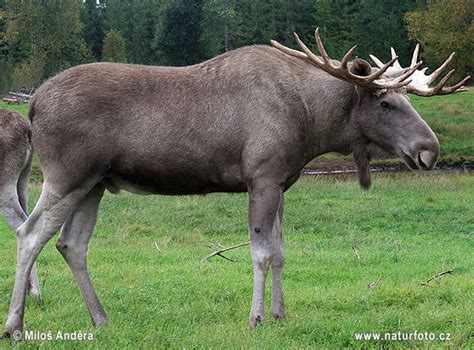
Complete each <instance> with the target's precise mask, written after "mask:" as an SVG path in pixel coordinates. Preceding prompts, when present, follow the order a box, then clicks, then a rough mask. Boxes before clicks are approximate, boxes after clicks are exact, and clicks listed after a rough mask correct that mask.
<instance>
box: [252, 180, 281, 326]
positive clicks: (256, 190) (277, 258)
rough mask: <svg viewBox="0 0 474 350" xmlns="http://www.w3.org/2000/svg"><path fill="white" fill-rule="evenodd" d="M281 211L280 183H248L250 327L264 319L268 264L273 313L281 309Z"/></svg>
mask: <svg viewBox="0 0 474 350" xmlns="http://www.w3.org/2000/svg"><path fill="white" fill-rule="evenodd" d="M280 211H281V213H283V188H282V187H281V186H279V185H275V184H272V183H268V182H263V181H262V182H260V183H253V184H252V185H250V186H249V231H250V240H251V252H252V261H253V271H254V285H253V300H252V308H251V310H250V327H252V328H255V327H256V326H257V325H258V324H259V323H261V322H263V320H264V319H265V305H264V294H265V279H266V276H267V272H268V269H269V267H270V266H272V271H273V274H274V276H273V278H274V279H273V280H274V283H273V288H272V289H273V293H274V294H273V295H274V297H273V299H272V313H273V314H275V315H276V314H280V313H281V312H280V310H281V311H282V310H283V297H282V292H281V272H282V269H283V251H282V241H281V226H280V225H281V220H280V219H279V212H280ZM275 311H276V312H275Z"/></svg>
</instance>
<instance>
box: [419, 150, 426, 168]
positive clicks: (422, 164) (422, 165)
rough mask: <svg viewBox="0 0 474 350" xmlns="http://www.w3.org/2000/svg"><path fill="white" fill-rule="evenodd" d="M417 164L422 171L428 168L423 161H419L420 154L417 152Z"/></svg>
mask: <svg viewBox="0 0 474 350" xmlns="http://www.w3.org/2000/svg"><path fill="white" fill-rule="evenodd" d="M418 164H419V165H420V167H422V168H423V169H428V166H427V165H426V164H425V163H423V159H421V152H418Z"/></svg>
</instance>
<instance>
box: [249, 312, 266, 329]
mask: <svg viewBox="0 0 474 350" xmlns="http://www.w3.org/2000/svg"><path fill="white" fill-rule="evenodd" d="M263 321H264V316H263V315H251V316H250V328H251V329H255V328H256V327H257V326H258V325H259V324H261V323H262V322H263Z"/></svg>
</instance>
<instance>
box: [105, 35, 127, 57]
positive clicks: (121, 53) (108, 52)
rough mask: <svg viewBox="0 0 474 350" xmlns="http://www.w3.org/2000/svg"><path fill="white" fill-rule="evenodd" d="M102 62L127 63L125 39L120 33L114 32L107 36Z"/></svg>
mask: <svg viewBox="0 0 474 350" xmlns="http://www.w3.org/2000/svg"><path fill="white" fill-rule="evenodd" d="M102 61H104V62H119V63H124V62H126V61H127V54H126V52H125V39H124V38H123V36H122V35H121V34H120V33H118V32H115V31H113V30H112V31H110V32H108V33H107V34H106V35H105V39H104V49H103V52H102Z"/></svg>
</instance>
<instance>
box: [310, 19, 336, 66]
mask: <svg viewBox="0 0 474 350" xmlns="http://www.w3.org/2000/svg"><path fill="white" fill-rule="evenodd" d="M314 38H315V39H316V44H317V45H318V50H319V53H320V54H321V57H322V58H323V60H324V62H326V63H327V64H329V65H330V66H331V67H334V66H333V64H332V63H331V58H330V57H329V55H328V53H327V51H326V49H325V48H324V45H323V41H322V40H321V37H320V36H319V27H318V28H316V30H315V31H314Z"/></svg>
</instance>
